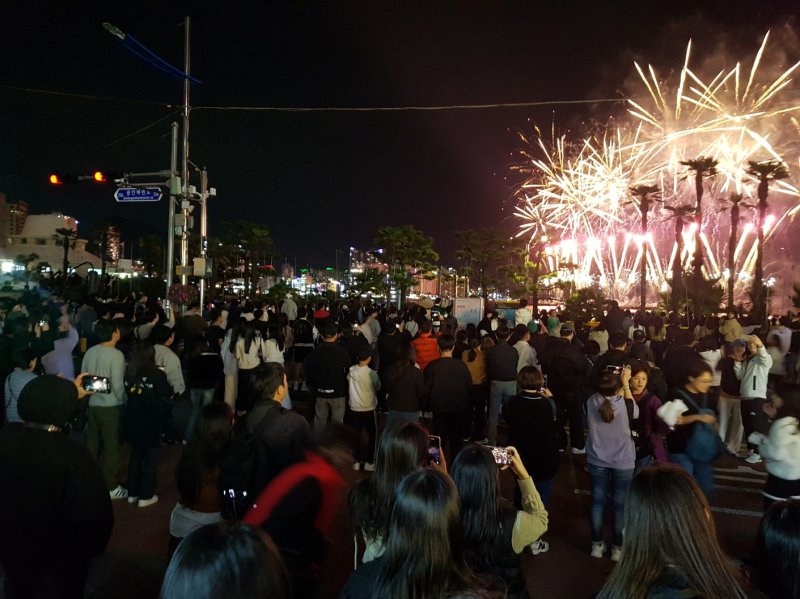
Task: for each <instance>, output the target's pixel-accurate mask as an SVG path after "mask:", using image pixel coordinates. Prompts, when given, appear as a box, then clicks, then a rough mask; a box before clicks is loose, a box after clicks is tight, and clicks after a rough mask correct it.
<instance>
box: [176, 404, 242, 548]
mask: <svg viewBox="0 0 800 599" xmlns="http://www.w3.org/2000/svg"><path fill="white" fill-rule="evenodd" d="M232 426H233V411H232V410H231V408H230V406H229V405H228V404H226V403H224V402H214V403H211V404H208V405H207V406H205V407H204V408H203V410H202V412H201V413H200V419H199V421H198V424H197V433H196V434H195V436H194V437H192V440H191V441H190V442H189V444H188V445H187V446H186V447H184V449H183V453H182V454H181V459H180V461H179V462H178V467H177V468H176V469H175V483H176V485H177V488H178V503H177V504H176V505H175V507H174V508H173V510H172V515H171V516H170V519H169V534H170V555H172V553H173V552H174V551H175V548H176V547H177V546H178V543H179V542H180V541H181V539H183V538H184V537H186V536H188V535H189V534H191V533H192V532H193V531H195V530H197V529H198V528H200V527H201V526H205V525H208V524H213V523H215V522H219V521H220V520H221V519H222V515H221V507H222V506H221V501H222V493H221V490H220V488H219V484H218V481H219V472H220V462H221V459H222V454H223V452H224V451H225V449H226V448H227V446H228V443H229V442H230V438H231V427H232Z"/></svg>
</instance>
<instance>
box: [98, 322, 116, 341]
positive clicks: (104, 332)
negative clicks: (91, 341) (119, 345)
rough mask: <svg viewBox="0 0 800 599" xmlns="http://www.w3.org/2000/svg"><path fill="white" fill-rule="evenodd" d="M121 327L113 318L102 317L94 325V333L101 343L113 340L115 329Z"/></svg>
mask: <svg viewBox="0 0 800 599" xmlns="http://www.w3.org/2000/svg"><path fill="white" fill-rule="evenodd" d="M118 329H119V324H118V323H116V322H114V321H113V320H103V319H100V320H98V321H97V323H96V324H95V325H94V334H95V336H96V337H97V340H98V341H99V342H100V343H105V342H106V341H111V338H112V337H113V336H114V331H116V330H118Z"/></svg>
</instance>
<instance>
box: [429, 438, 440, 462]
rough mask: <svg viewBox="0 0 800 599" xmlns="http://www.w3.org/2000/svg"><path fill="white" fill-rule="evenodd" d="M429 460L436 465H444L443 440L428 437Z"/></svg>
mask: <svg viewBox="0 0 800 599" xmlns="http://www.w3.org/2000/svg"><path fill="white" fill-rule="evenodd" d="M428 459H429V460H430V461H431V462H432V463H434V464H441V463H442V438H441V437H437V436H436V435H430V436H429V437H428Z"/></svg>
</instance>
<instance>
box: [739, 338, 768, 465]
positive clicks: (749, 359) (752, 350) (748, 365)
mask: <svg viewBox="0 0 800 599" xmlns="http://www.w3.org/2000/svg"><path fill="white" fill-rule="evenodd" d="M745 341H747V354H748V355H747V356H746V357H745V356H741V354H738V353H737V354H734V360H735V361H736V362H735V364H734V365H733V371H734V373H735V374H736V378H737V379H739V381H741V388H740V391H741V397H742V424H743V425H744V434H745V438H747V440H748V444H749V445H750V446H751V450H754V449H755V444H753V443H751V442H750V435H751V434H752V433H754V432H758V433H761V434H763V435H766V434H767V432H768V429H769V420H768V419H767V415H766V414H765V413H764V410H763V406H764V403H766V401H767V380H768V378H769V370H770V368H772V358H771V357H770V355H769V354H768V353H767V350H766V349H765V348H764V344H763V343H762V342H761V339H759V338H758V337H757V336H756V335H748V336H747V337H746V338H745ZM745 460H747V462H749V463H751V464H757V463H759V462H760V461H761V456H760V455H759V454H758V453H757V452H756V451H751V452H750V454H749V455H748V456H747V457H746V458H745Z"/></svg>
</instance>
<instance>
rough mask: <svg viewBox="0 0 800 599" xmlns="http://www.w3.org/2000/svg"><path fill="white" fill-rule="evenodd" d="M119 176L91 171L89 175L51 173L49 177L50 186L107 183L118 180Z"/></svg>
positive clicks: (106, 172) (117, 174) (114, 173)
mask: <svg viewBox="0 0 800 599" xmlns="http://www.w3.org/2000/svg"><path fill="white" fill-rule="evenodd" d="M120 176H121V175H120V173H117V172H108V171H93V172H92V174H91V175H69V174H64V173H53V174H51V175H50V178H49V180H50V184H51V185H64V184H65V183H81V182H83V181H91V182H92V183H108V182H109V181H111V180H114V179H117V178H119V177H120Z"/></svg>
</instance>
